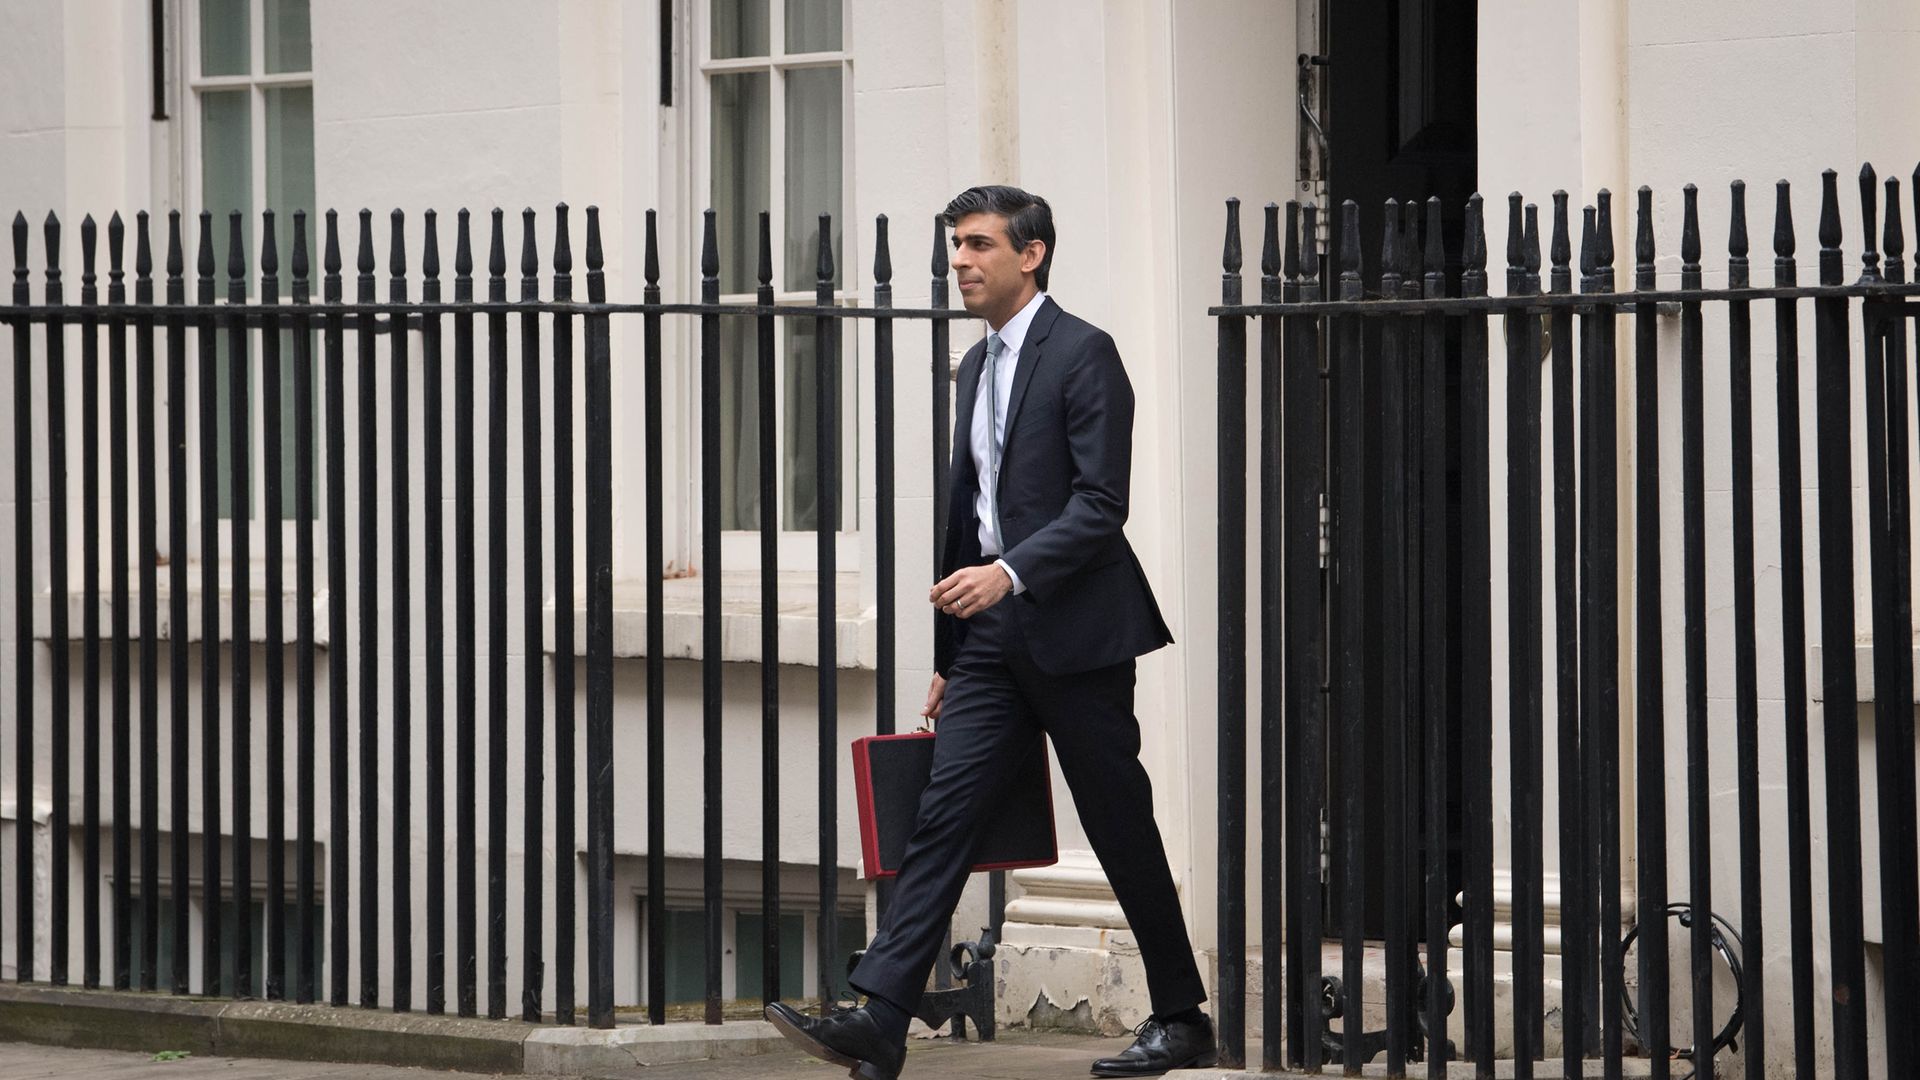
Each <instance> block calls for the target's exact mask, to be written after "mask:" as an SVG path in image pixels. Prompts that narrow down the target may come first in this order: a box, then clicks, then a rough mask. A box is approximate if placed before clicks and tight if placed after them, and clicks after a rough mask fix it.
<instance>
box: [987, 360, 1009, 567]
mask: <svg viewBox="0 0 1920 1080" xmlns="http://www.w3.org/2000/svg"><path fill="white" fill-rule="evenodd" d="M1006 347H1007V346H1006V342H1004V341H1002V340H1000V335H999V334H998V333H995V332H992V331H989V332H988V333H987V370H986V374H985V375H984V376H983V377H984V379H985V380H986V387H987V448H988V449H987V460H988V462H989V463H990V466H991V467H990V469H989V474H988V477H987V506H988V507H989V508H990V510H991V512H992V514H993V520H992V521H991V522H989V523H988V524H989V525H991V526H992V528H993V542H994V543H995V544H996V545H998V544H1000V543H1001V536H1000V373H999V369H1000V354H1001V353H1002V352H1005V351H1006Z"/></svg>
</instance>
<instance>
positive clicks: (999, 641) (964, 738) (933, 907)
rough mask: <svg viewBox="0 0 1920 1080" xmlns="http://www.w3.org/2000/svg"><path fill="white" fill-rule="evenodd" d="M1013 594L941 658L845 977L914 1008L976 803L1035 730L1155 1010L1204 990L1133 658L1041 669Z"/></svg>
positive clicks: (963, 872)
mask: <svg viewBox="0 0 1920 1080" xmlns="http://www.w3.org/2000/svg"><path fill="white" fill-rule="evenodd" d="M1023 602H1024V601H1021V600H1019V599H1018V598H1016V597H1011V596H1010V597H1008V598H1007V599H1005V600H1002V601H1001V602H1000V603H999V604H996V605H995V606H994V607H992V608H989V609H988V610H986V611H983V612H981V613H980V614H979V615H976V616H974V617H973V619H972V620H971V627H970V629H969V632H968V634H967V638H966V641H965V642H964V643H963V644H962V645H961V646H960V651H959V653H958V654H957V655H956V656H955V658H954V662H953V664H952V666H951V668H950V669H949V671H948V679H947V694H946V701H945V704H944V706H943V707H942V709H941V713H940V720H939V723H938V725H937V730H938V732H939V737H938V738H937V739H935V740H934V751H933V773H932V777H931V779H930V781H929V783H928V785H927V790H926V793H925V794H924V795H923V796H922V797H921V800H920V817H919V823H918V825H917V827H916V828H915V830H914V834H913V839H912V840H911V841H909V843H908V845H907V853H906V855H905V857H904V858H903V860H902V861H901V864H900V874H899V877H898V878H897V880H896V881H895V885H894V893H893V903H892V905H891V906H890V907H889V909H888V912H887V916H886V918H885V920H884V921H883V922H882V923H881V925H880V928H879V932H878V933H877V934H876V935H875V937H874V940H873V943H872V944H870V945H869V946H868V947H867V951H866V955H865V956H863V957H862V958H861V960H860V964H859V966H858V967H857V968H855V969H854V972H853V976H852V980H851V981H852V983H853V985H854V986H855V987H856V988H858V989H859V990H861V991H862V992H864V993H866V994H868V995H870V996H877V997H881V998H884V999H886V1000H888V1001H891V1002H893V1003H894V1004H896V1005H899V1006H900V1007H902V1008H904V1009H906V1010H907V1011H909V1012H914V1011H917V1010H918V1008H919V1004H920V995H921V992H922V991H923V990H924V989H925V988H926V983H927V976H928V974H929V973H930V972H931V971H932V970H933V964H934V961H935V960H936V959H937V958H938V955H939V951H940V944H941V941H942V939H943V938H944V937H945V935H946V930H947V927H948V924H949V922H950V920H951V919H952V918H953V909H954V907H955V905H957V904H958V903H959V901H960V892H961V890H962V888H964V887H965V885H966V881H967V875H968V872H969V868H970V867H971V865H972V862H973V851H974V846H975V844H976V842H977V841H978V838H979V835H980V828H981V823H982V821H983V820H984V816H985V812H986V810H987V809H988V808H989V807H991V806H992V805H993V804H994V802H995V801H996V800H997V799H998V798H999V797H1000V795H1001V792H1002V790H1003V789H1004V788H1005V786H1006V782H1007V778H1008V775H1009V773H1010V772H1011V771H1012V770H1011V765H1012V763H1014V762H1017V761H1019V760H1021V759H1022V757H1023V755H1025V754H1028V753H1031V752H1032V751H1033V744H1034V741H1035V740H1037V739H1039V738H1040V737H1041V735H1042V734H1043V733H1044V734H1046V735H1047V736H1050V737H1051V738H1052V740H1053V750H1054V757H1055V760H1057V761H1058V763H1059V767H1060V771H1061V774H1062V775H1064V776H1065V777H1066V780H1067V786H1068V788H1070V789H1071V790H1072V792H1073V801H1074V805H1075V806H1076V807H1078V809H1079V811H1080V822H1081V825H1082V826H1083V827H1084V828H1085V830H1086V834H1087V839H1088V840H1089V841H1091V842H1092V844H1093V850H1094V853H1095V854H1096V855H1098V856H1099V858H1100V865H1101V867H1102V868H1103V869H1104V870H1105V871H1106V875H1107V880H1108V882H1109V883H1110V884H1111V885H1112V886H1113V891H1114V895H1115V897H1116V898H1117V899H1118V900H1119V901H1120V907H1121V910H1122V911H1123V912H1125V913H1126V916H1127V924H1128V927H1129V928H1130V929H1131V930H1132V931H1133V935H1134V938H1135V940H1136V941H1137V942H1138V943H1139V946H1140V958H1141V960H1142V961H1144V963H1145V965H1146V969H1147V988H1148V991H1149V993H1150V995H1151V998H1152V1001H1153V1011H1154V1013H1155V1014H1157V1015H1160V1016H1167V1015H1170V1014H1172V1013H1177V1012H1179V1011H1181V1010H1183V1009H1186V1008H1189V1007H1192V1006H1195V1005H1198V1004H1200V1003H1201V1002H1203V1001H1205V1000H1206V999H1207V993H1206V987H1205V985H1204V984H1203V983H1202V981H1201V978H1200V971H1199V968H1198V967H1196V966H1195V964H1194V960H1193V947H1192V945H1191V944H1190V943H1189V941H1188V938H1187V926H1186V920H1185V919H1184V918H1183V917H1182V915H1181V912H1180V897H1179V894H1178V893H1177V892H1176V891H1175V890H1174V886H1173V875H1172V873H1171V872H1170V871H1169V870H1168V868H1167V854H1166V849H1165V847H1164V846H1163V845H1162V843H1161V840H1160V829H1159V826H1158V825H1156V824H1155V823H1154V819H1153V787H1152V784H1151V782H1150V781H1149V780H1148V779H1147V771H1146V769H1145V768H1143V767H1142V766H1141V764H1140V724H1139V721H1137V720H1136V719H1135V718H1134V715H1133V685H1134V663H1133V661H1131V660H1129V661H1127V662H1126V663H1124V664H1116V665H1114V666H1113V667H1109V668H1101V669H1099V670H1097V671H1090V672H1085V673H1082V674H1077V675H1067V676H1059V675H1047V674H1044V673H1042V672H1041V671H1040V670H1039V669H1038V668H1036V667H1035V666H1034V664H1033V661H1032V658H1031V656H1030V655H1029V653H1028V651H1027V648H1026V642H1025V640H1024V639H1023V637H1022V635H1021V633H1020V626H1019V620H1018V619H1017V618H1016V617H1015V612H1014V611H1013V605H1014V604H1017V603H1023Z"/></svg>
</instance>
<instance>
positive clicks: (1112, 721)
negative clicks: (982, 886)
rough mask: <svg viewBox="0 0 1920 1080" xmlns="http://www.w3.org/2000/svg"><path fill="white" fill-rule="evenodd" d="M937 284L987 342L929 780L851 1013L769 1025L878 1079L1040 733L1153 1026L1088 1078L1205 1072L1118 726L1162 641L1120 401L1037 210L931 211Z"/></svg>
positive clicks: (789, 1015)
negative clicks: (1062, 281) (997, 811)
mask: <svg viewBox="0 0 1920 1080" xmlns="http://www.w3.org/2000/svg"><path fill="white" fill-rule="evenodd" d="M944 217H945V220H946V222H947V224H948V225H950V226H952V228H953V245H954V254H953V270H954V276H955V280H956V281H957V283H958V285H959V288H960V296H961V300H962V301H963V302H964V303H965V304H966V307H967V310H968V311H969V312H971V313H973V314H974V315H977V316H979V317H981V318H983V319H985V320H986V322H987V326H988V327H989V330H990V333H989V334H988V335H987V339H986V340H985V341H983V342H981V343H980V344H979V345H976V346H974V347H973V348H972V349H971V350H969V351H968V353H967V356H966V359H965V360H964V361H963V362H962V363H961V365H960V374H959V377H958V379H957V381H956V386H957V388H958V393H957V398H958V408H957V409H956V416H955V423H954V439H953V445H954V455H953V469H952V472H951V476H952V490H951V493H950V497H949V501H950V509H949V512H948V515H947V521H948V527H947V533H946V536H945V538H944V547H943V551H944V555H943V565H942V567H941V572H942V573H943V574H944V575H945V576H944V577H942V578H941V580H940V581H939V583H938V584H936V585H934V586H933V589H932V590H931V592H930V593H929V599H930V600H931V601H932V603H933V604H934V606H935V608H936V609H937V610H938V611H939V613H940V614H939V616H938V617H937V619H936V622H937V627H936V639H935V657H934V668H935V671H936V672H937V674H936V675H935V676H934V677H933V685H932V687H931V688H930V689H929V690H928V693H927V706H926V709H925V710H924V713H925V715H926V716H927V717H928V718H929V719H931V720H937V721H938V723H939V737H938V738H937V739H935V740H934V763H933V772H932V778H931V780H930V781H929V783H928V786H927V789H926V793H925V795H924V796H922V798H921V802H920V813H919V820H918V823H917V825H916V827H915V831H914V835H913V839H912V841H911V842H910V843H909V844H908V847H907V853H906V855H905V857H904V859H903V860H902V862H901V866H900V873H899V877H898V879H897V882H896V884H895V887H894V899H893V904H892V906H891V907H890V909H889V911H888V914H887V918H886V920H885V921H884V922H883V924H882V925H881V926H880V928H879V932H878V934H877V935H876V936H875V938H874V940H873V943H872V944H871V945H869V946H868V948H867V950H866V953H865V955H864V956H863V957H862V958H861V960H860V963H859V965H858V966H857V967H856V968H855V970H854V972H853V976H852V983H853V985H854V986H855V987H856V988H858V989H859V990H860V991H861V992H862V993H864V994H866V996H867V1003H866V1004H865V1005H864V1006H863V1007H861V1008H858V1009H853V1010H850V1011H847V1012H842V1013H836V1014H833V1015H831V1016H828V1017H826V1018H825V1019H812V1018H809V1017H805V1016H802V1015H801V1014H800V1013H799V1012H797V1011H795V1010H794V1009H792V1008H790V1007H788V1006H786V1005H784V1004H780V1003H775V1004H773V1005H770V1006H768V1008H767V1018H768V1019H769V1020H771V1021H773V1022H774V1024H775V1025H777V1026H778V1027H779V1028H780V1030H781V1031H782V1032H783V1033H785V1034H786V1035H787V1037H788V1038H789V1039H791V1040H793V1041H794V1042H795V1043H797V1044H798V1045H800V1046H801V1047H803V1048H804V1049H806V1050H807V1051H808V1052H810V1053H812V1054H814V1055H815V1056H818V1057H821V1058H824V1059H826V1060H828V1061H832V1062H834V1063H836V1064H840V1065H844V1066H846V1067H848V1068H849V1069H850V1070H851V1071H852V1072H851V1074H852V1075H853V1076H855V1077H861V1078H864V1080H893V1078H894V1077H896V1076H897V1075H899V1071H900V1067H901V1064H902V1060H903V1058H904V1056H905V1046H906V1034H907V1023H908V1020H909V1019H910V1018H911V1017H912V1016H913V1015H914V1013H915V1012H916V1011H917V1009H918V1006H919V1002H920V995H921V992H922V991H923V989H924V988H925V986H926V981H927V975H928V973H929V972H930V971H931V970H932V967H933V963H934V960H935V958H936V956H937V955H938V953H939V949H940V943H941V939H942V937H943V936H944V933H945V931H946V928H947V923H948V921H949V920H950V919H951V918H952V917H953V909H954V905H955V904H957V903H958V902H959V898H960V892H961V889H962V887H963V886H964V885H965V884H966V879H967V874H968V870H969V867H970V865H971V863H972V861H973V860H972V855H973V850H974V846H975V843H976V840H977V839H978V837H979V834H980V828H981V824H982V822H983V820H984V819H985V815H986V811H987V810H988V808H989V807H991V806H992V805H994V803H995V802H996V800H998V799H999V798H1000V797H1001V794H1002V792H1003V790H1004V788H1005V786H1006V782H1007V779H1008V777H1009V776H1010V775H1011V774H1012V772H1013V765H1014V764H1015V763H1016V762H1019V761H1021V760H1022V759H1023V758H1025V756H1026V755H1028V754H1030V753H1032V752H1033V750H1034V747H1035V743H1036V741H1037V740H1039V739H1040V737H1041V735H1042V733H1045V734H1046V735H1048V736H1050V737H1051V738H1052V740H1053V745H1054V753H1055V756H1056V758H1057V759H1058V761H1059V763H1060V770H1061V772H1062V774H1063V775H1064V776H1065V777H1066V780H1067V785H1068V786H1069V787H1070V788H1071V789H1072V791H1073V799H1074V805H1075V806H1076V807H1077V808H1078V809H1079V811H1080V820H1081V823H1082V825H1083V826H1084V827H1085V829H1086V833H1087V839H1088V840H1089V841H1091V842H1092V844H1093V849H1094V852H1095V854H1097V855H1098V856H1099V858H1100V864H1101V866H1102V867H1103V868H1104V869H1105V871H1106V874H1107V879H1108V881H1109V882H1110V883H1111V884H1112V886H1113V891H1114V895H1115V896H1116V897H1117V898H1118V899H1119V901H1120V906H1121V909H1122V910H1123V911H1125V913H1126V916H1127V923H1128V925H1129V927H1130V928H1131V929H1132V930H1133V933H1134V937H1135V938H1136V939H1137V941H1138V942H1139V945H1140V956H1141V960H1142V961H1143V962H1144V963H1145V965H1146V969H1147V985H1148V990H1149V992H1150V995H1151V998H1152V1003H1153V1015H1152V1017H1151V1018H1150V1019H1149V1020H1148V1021H1147V1022H1146V1023H1145V1024H1143V1025H1141V1028H1140V1030H1139V1032H1138V1033H1137V1037H1136V1039H1135V1040H1134V1042H1133V1044H1132V1045H1131V1046H1129V1047H1128V1048H1127V1049H1126V1050H1125V1051H1124V1052H1123V1053H1121V1054H1120V1055H1118V1056H1116V1057H1112V1058H1102V1059H1101V1060H1099V1061H1096V1062H1094V1064H1093V1074H1094V1075H1095V1076H1151V1075H1155V1074H1158V1073H1162V1072H1166V1071H1167V1070H1169V1069H1177V1068H1187V1067H1207V1066H1211V1065H1213V1064H1214V1062H1215V1059H1216V1054H1215V1049H1214V1036H1213V1025H1212V1022H1211V1021H1210V1020H1209V1019H1208V1018H1207V1016H1206V1014H1205V1013H1203V1012H1201V1011H1200V1008H1199V1006H1200V1003H1201V1002H1203V1001H1205V1000H1206V989H1205V986H1204V985H1203V983H1202V981H1201V978H1200V972H1199V969H1198V968H1197V966H1196V965H1195V964H1194V959H1193V948H1192V946H1191V944H1190V943H1189V942H1188V939H1187V929H1186V921H1185V918H1184V917H1183V916H1182V914H1181V911H1180V898H1179V894H1178V893H1177V892H1176V891H1175V889H1174V884H1173V875H1172V873H1171V872H1170V871H1169V869H1168V867H1167V856H1166V851H1165V849H1164V847H1163V846H1162V844H1161V840H1160V830H1159V827H1158V826H1157V825H1156V824H1155V823H1154V818H1153V791H1152V786H1151V784H1150V783H1149V782H1148V779H1147V773H1146V770H1145V769H1144V768H1142V766H1141V764H1140V759H1139V754H1140V725H1139V722H1138V721H1137V720H1136V719H1135V718H1134V715H1133V686H1134V658H1135V657H1138V656H1140V655H1141V654H1143V653H1147V652H1150V651H1152V650H1154V649H1157V648H1160V647H1161V646H1162V645H1165V644H1167V643H1168V642H1170V641H1172V636H1171V635H1170V634H1169V633H1168V631H1167V625H1166V622H1165V621H1164V620H1162V619H1161V617H1160V610H1159V607H1158V606H1157V605H1156V604H1155V603H1154V599H1153V593H1152V591H1151V590H1150V589H1149V588H1148V586H1147V579H1146V575H1145V573H1144V572H1142V570H1141V568H1140V562H1139V560H1138V559H1137V558H1135V557H1134V554H1133V549H1132V547H1131V546H1129V545H1128V543H1127V539H1126V536H1125V535H1124V534H1123V533H1122V531H1121V526H1122V525H1123V524H1125V522H1126V519H1127V492H1128V487H1129V481H1130V473H1131V470H1132V457H1133V388H1132V386H1131V385H1130V384H1129V383H1128V381H1127V374H1126V371H1125V369H1124V368H1123V367H1122V366H1121V363H1120V354H1119V352H1118V351H1117V350H1116V349H1115V348H1114V344H1113V339H1112V338H1111V337H1109V336H1108V335H1107V334H1106V333H1104V332H1103V331H1101V330H1099V329H1097V328H1095V327H1093V326H1091V325H1089V324H1088V323H1086V322H1083V321H1081V320H1080V319H1077V318H1075V317H1073V316H1072V315H1069V314H1067V313H1066V312H1064V311H1062V310H1061V309H1060V305H1059V304H1056V303H1054V302H1053V301H1052V300H1051V299H1049V298H1048V297H1047V295H1046V287H1047V273H1048V269H1049V266H1050V264H1051V263H1052V260H1053V249H1054V232H1053V212H1052V210H1051V209H1050V208H1049V207H1048V206H1047V203H1046V200H1044V199H1041V198H1039V197H1038V196H1035V195H1031V194H1028V193H1027V192H1024V191H1021V190H1020V189H1018V188H1012V187H998V186H995V187H977V188H971V189H969V190H967V191H965V192H962V193H961V194H960V195H959V196H958V197H956V198H955V199H954V200H953V202H952V203H951V204H949V205H948V207H947V209H946V212H945V215H944Z"/></svg>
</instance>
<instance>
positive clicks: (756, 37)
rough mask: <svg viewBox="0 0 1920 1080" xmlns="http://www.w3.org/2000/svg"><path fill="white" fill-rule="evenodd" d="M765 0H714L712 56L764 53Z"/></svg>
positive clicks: (765, 48)
mask: <svg viewBox="0 0 1920 1080" xmlns="http://www.w3.org/2000/svg"><path fill="white" fill-rule="evenodd" d="M767 3H768V0H713V58H714V59H715V60H726V59H730V58H732V57H736V56H765V55H767V36H768V35H767V24H768V18H767V16H768V11H767Z"/></svg>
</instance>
